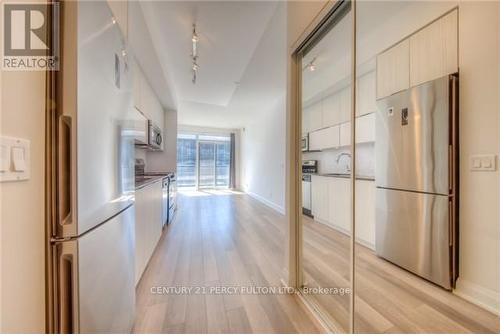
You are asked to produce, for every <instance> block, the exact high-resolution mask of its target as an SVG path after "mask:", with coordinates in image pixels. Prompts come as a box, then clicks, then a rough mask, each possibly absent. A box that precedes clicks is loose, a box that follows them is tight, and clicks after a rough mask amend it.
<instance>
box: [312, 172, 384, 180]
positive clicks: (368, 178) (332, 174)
mask: <svg viewBox="0 0 500 334" xmlns="http://www.w3.org/2000/svg"><path fill="white" fill-rule="evenodd" d="M312 175H317V176H324V177H338V178H341V179H350V178H351V176H350V175H349V174H340V173H326V174H312ZM356 180H362V181H375V176H369V175H356Z"/></svg>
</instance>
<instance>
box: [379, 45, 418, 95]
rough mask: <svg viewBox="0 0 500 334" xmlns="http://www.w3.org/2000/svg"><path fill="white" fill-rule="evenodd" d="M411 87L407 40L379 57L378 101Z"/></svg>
mask: <svg viewBox="0 0 500 334" xmlns="http://www.w3.org/2000/svg"><path fill="white" fill-rule="evenodd" d="M409 87H410V43H409V41H408V40H407V39H405V40H404V41H402V42H401V43H399V44H397V45H396V46H394V47H392V48H390V49H389V50H387V51H385V52H383V53H381V54H379V55H378V56H377V99H381V98H383V97H386V96H389V95H392V94H394V93H397V92H400V91H402V90H405V89H408V88H409Z"/></svg>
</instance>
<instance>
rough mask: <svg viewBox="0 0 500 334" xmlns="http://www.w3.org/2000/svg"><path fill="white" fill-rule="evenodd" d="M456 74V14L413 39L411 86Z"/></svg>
mask: <svg viewBox="0 0 500 334" xmlns="http://www.w3.org/2000/svg"><path fill="white" fill-rule="evenodd" d="M478 38H481V37H480V36H478ZM455 72H458V14H457V10H454V11H452V12H451V13H449V14H447V15H446V16H444V17H442V18H441V19H439V20H437V21H436V22H434V23H432V24H430V25H429V26H427V27H425V28H424V29H422V30H420V31H419V32H417V33H416V34H414V35H413V36H411V37H410V85H411V86H416V85H419V84H421V83H424V82H426V81H430V80H434V79H437V78H440V77H442V76H445V75H447V74H451V73H455Z"/></svg>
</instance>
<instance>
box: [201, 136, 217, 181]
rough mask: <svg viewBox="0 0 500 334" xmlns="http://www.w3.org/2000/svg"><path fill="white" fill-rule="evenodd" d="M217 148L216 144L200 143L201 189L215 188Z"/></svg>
mask: <svg viewBox="0 0 500 334" xmlns="http://www.w3.org/2000/svg"><path fill="white" fill-rule="evenodd" d="M215 147H216V146H215V143H214V142H209V141H207V142H205V141H200V142H198V155H199V158H198V159H199V162H200V163H199V169H198V180H199V181H198V182H199V183H198V187H199V188H215V150H216V148H215Z"/></svg>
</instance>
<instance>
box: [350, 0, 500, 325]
mask: <svg viewBox="0 0 500 334" xmlns="http://www.w3.org/2000/svg"><path fill="white" fill-rule="evenodd" d="M484 4H485V3H482V4H481V3H480V2H478V3H477V4H473V3H472V2H471V3H467V4H464V6H463V7H462V9H464V12H462V14H459V9H458V8H457V3H456V2H452V1H449V2H438V1H430V2H428V1H406V2H379V1H377V2H371V1H360V2H358V6H357V26H356V33H357V36H356V37H357V38H356V39H357V45H356V50H357V54H356V65H357V73H358V78H357V97H358V98H357V101H359V102H358V104H357V108H356V109H357V110H356V113H357V114H358V115H360V116H359V117H358V118H357V121H358V122H357V123H358V127H357V129H358V131H359V134H358V135H359V136H360V137H363V136H365V131H366V130H367V129H362V126H363V125H362V124H363V123H362V118H363V117H367V116H362V115H365V114H366V115H373V114H372V112H373V111H375V117H374V119H375V122H374V123H372V121H370V123H371V124H370V129H371V131H374V133H375V136H374V139H375V142H376V144H375V145H376V148H375V154H374V157H375V161H376V166H375V173H374V176H375V182H372V184H370V185H369V186H368V185H361V182H360V181H358V182H359V187H358V186H357V189H356V202H355V203H356V221H355V224H356V225H355V226H356V243H355V273H354V277H355V278H354V280H355V287H356V289H355V294H356V296H355V297H356V298H355V303H354V333H387V332H404V333H409V332H412V333H415V332H418V333H478V332H482V333H498V332H499V331H500V327H498V326H499V323H498V318H497V320H495V316H494V315H493V314H490V313H488V312H486V311H484V310H482V309H480V308H479V307H477V306H475V305H473V304H471V303H469V302H467V301H465V300H464V299H462V298H459V297H457V295H461V296H464V295H467V294H470V292H471V290H470V287H471V286H472V285H470V284H466V283H467V282H468V281H469V280H470V279H471V278H472V277H473V276H474V275H471V273H470V272H469V270H470V269H469V268H472V267H474V265H473V264H471V263H470V259H472V258H471V255H472V254H473V253H474V254H481V253H480V252H481V248H483V247H485V248H486V247H488V245H487V243H484V244H483V245H481V246H479V247H475V249H474V250H472V249H471V240H475V239H474V238H477V236H476V237H474V233H476V232H473V231H470V232H465V233H464V232H463V231H461V233H460V234H459V226H461V229H465V230H466V229H467V222H466V221H460V222H459V218H462V217H458V214H457V212H458V202H459V187H458V183H459V181H462V180H465V181H466V182H467V178H468V177H469V176H468V171H467V170H465V169H463V170H460V174H461V175H460V177H459V173H458V172H459V171H458V165H459V159H458V152H459V151H460V153H461V155H462V154H464V153H465V152H466V151H464V148H462V147H461V148H460V149H459V147H458V145H459V142H466V141H467V139H466V136H467V126H468V125H467V124H466V123H467V122H465V123H463V122H461V124H460V127H461V131H460V136H461V138H460V139H459V133H458V127H459V124H458V123H459V122H458V119H459V117H466V116H465V115H467V114H469V113H470V111H472V110H466V108H467V103H466V104H464V105H462V103H461V102H462V101H461V100H460V101H459V98H458V91H459V90H460V95H461V97H460V99H462V93H464V95H463V96H464V98H465V99H467V98H468V97H467V96H470V95H468V94H476V93H475V92H472V91H473V90H474V89H477V90H478V91H482V90H483V88H480V86H476V84H473V83H472V81H471V80H472V79H474V76H473V75H471V73H473V72H475V71H476V68H474V67H475V66H480V64H479V63H474V62H470V60H468V59H467V57H463V58H462V60H463V64H462V65H464V66H460V72H461V73H460V75H459V73H458V72H459V58H460V57H459V52H462V51H461V50H463V52H464V54H466V53H467V52H469V51H467V50H471V51H472V50H474V49H475V47H468V46H469V45H477V44H476V42H475V41H474V40H475V39H476V38H478V36H484V37H485V38H486V37H487V36H489V35H488V34H477V35H476V37H474V35H473V33H472V31H473V30H474V31H476V29H477V30H480V28H477V26H476V25H475V24H474V29H471V30H470V32H469V33H464V34H461V35H460V38H459V30H460V25H463V27H465V26H466V25H468V24H470V18H472V17H473V16H474V15H476V14H477V15H480V14H481V15H482V14H483V13H485V12H486V11H487V9H486V8H485V7H481V6H483V5H484ZM460 6H462V5H460ZM474 7H475V8H474ZM480 8H481V9H480ZM479 9H480V10H479ZM473 13H475V14H473ZM460 15H462V16H460ZM476 18H477V17H476ZM462 29H463V28H462ZM487 30H488V29H486V30H484V31H487ZM461 31H464V30H461ZM496 39H497V40H498V35H496ZM459 43H461V45H460V47H459ZM485 45H486V44H485ZM473 52H480V51H473ZM462 70H464V71H465V72H462ZM459 77H460V78H459ZM459 81H460V82H459ZM481 81H482V80H480V81H476V83H479V82H481ZM479 85H480V84H479ZM475 87H477V88H475ZM465 101H467V100H465ZM459 109H460V110H459ZM475 109H476V108H475ZM462 120H463V119H462ZM462 129H463V130H465V131H462ZM370 133H371V132H370ZM363 145H364V144H362V143H361V142H359V141H358V140H356V149H357V152H359V159H362V152H363V151H362V149H361V147H362V146H363ZM464 156H465V154H464ZM358 182H357V184H358ZM465 193H466V192H465ZM465 193H464V192H462V193H461V195H463V194H465ZM485 197H486V196H485ZM467 202H469V201H468V200H467V201H465V202H463V201H462V198H460V203H461V205H468V204H467ZM462 210H465V211H462ZM461 211H462V212H466V211H467V209H466V207H465V206H463V207H462V209H461ZM476 223H478V222H474V225H475V224H476ZM474 229H475V230H476V231H478V230H480V229H481V228H480V227H479V226H477V227H475V228H474ZM459 240H460V241H461V242H460V243H461V247H460V252H458V243H459ZM496 249H498V246H497V248H496ZM476 262H480V261H476ZM459 263H461V264H465V266H464V268H465V270H463V269H462V266H460V267H459ZM478 268H479V267H478ZM479 269H480V268H479ZM483 270H484V269H483ZM460 271H462V272H460ZM497 277H498V276H497ZM457 278H458V281H457ZM472 280H473V278H472ZM483 282H484V281H483ZM484 291H486V290H484ZM464 292H465V293H464ZM495 322H496V325H495Z"/></svg>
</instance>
